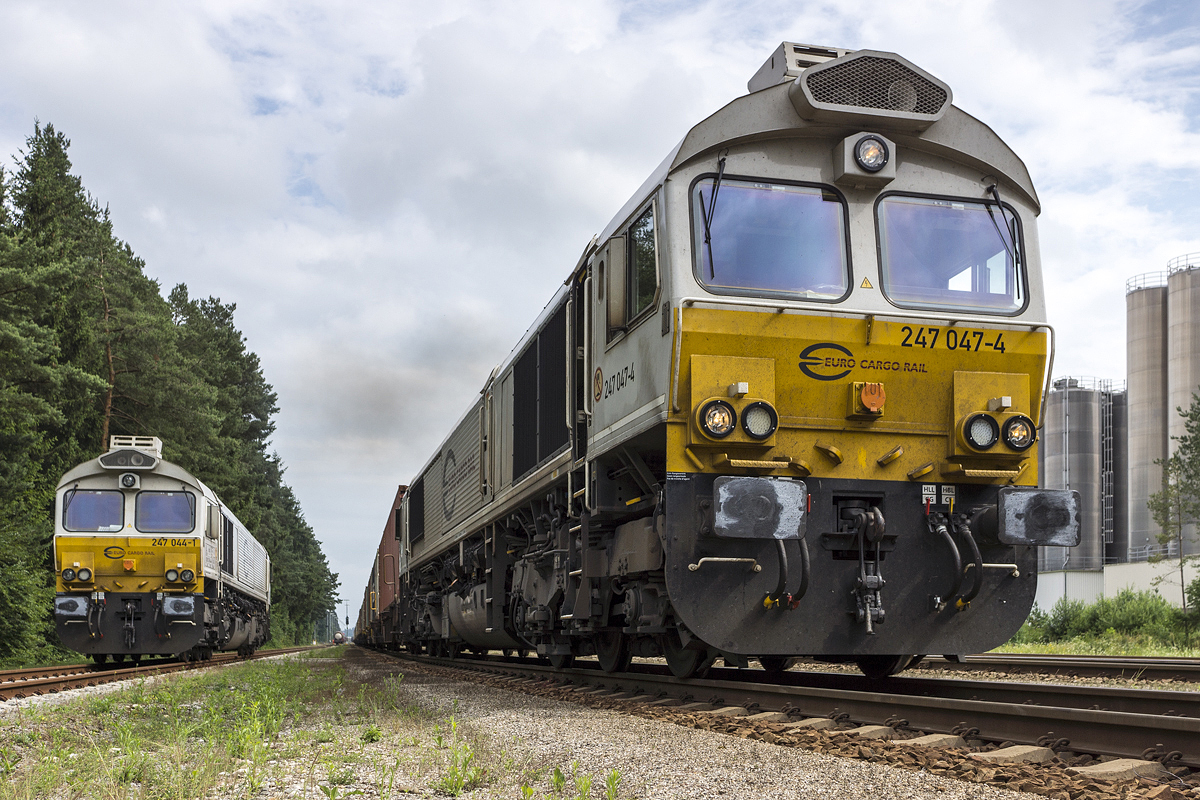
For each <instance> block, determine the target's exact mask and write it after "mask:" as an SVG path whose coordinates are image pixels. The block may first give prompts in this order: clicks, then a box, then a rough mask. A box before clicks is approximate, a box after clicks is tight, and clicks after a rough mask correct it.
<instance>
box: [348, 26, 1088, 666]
mask: <svg viewBox="0 0 1200 800" xmlns="http://www.w3.org/2000/svg"><path fill="white" fill-rule="evenodd" d="M749 89H750V92H749V94H748V95H746V96H744V97H740V98H737V99H736V100H734V101H732V102H731V103H729V104H728V105H726V106H725V107H724V108H722V109H721V110H719V111H717V112H716V113H715V114H713V115H712V116H711V117H709V118H708V119H705V120H704V121H702V122H700V123H699V124H698V125H696V126H695V127H693V128H692V129H691V130H690V131H689V132H688V133H687V135H686V136H685V137H684V139H683V140H682V141H681V142H680V143H679V145H678V146H677V147H676V148H675V149H674V150H672V151H671V152H670V153H669V154H668V155H667V157H666V159H665V160H664V161H663V162H662V164H661V165H660V166H659V167H658V169H656V170H655V171H654V173H653V174H651V175H650V177H649V178H647V180H646V181H645V183H644V184H643V185H642V187H641V188H640V189H638V191H637V192H636V193H635V194H634V196H633V197H632V198H631V199H630V200H629V202H628V203H626V204H625V206H624V207H623V208H622V209H621V210H620V211H619V212H618V213H617V215H616V216H615V217H614V218H613V220H612V221H611V222H610V223H609V224H608V226H607V227H606V228H605V229H604V231H603V233H602V234H600V235H599V236H598V237H596V238H595V239H593V241H592V242H591V243H590V244H589V245H588V246H587V247H586V248H585V249H584V252H583V255H582V256H581V258H580V259H579V261H578V263H577V264H576V266H575V268H574V269H573V270H572V271H571V272H570V274H569V275H568V276H567V279H566V281H565V283H564V285H563V286H562V287H561V288H560V289H559V291H558V292H557V293H556V294H555V295H554V297H553V298H552V299H551V301H550V303H549V304H548V305H547V306H546V307H545V309H544V311H543V312H542V314H541V315H540V316H539V317H538V318H537V320H536V321H535V322H534V324H533V326H532V327H531V328H530V329H529V331H528V332H527V333H526V335H525V336H524V337H523V338H522V339H521V341H520V343H519V344H518V345H517V347H516V348H515V349H514V350H513V351H512V353H511V355H510V356H509V357H508V358H507V359H506V360H505V361H504V362H503V363H501V364H500V365H499V366H498V367H497V368H496V369H495V370H494V371H493V373H492V375H491V376H490V377H489V378H488V379H487V381H486V383H485V384H484V386H483V389H482V391H481V393H480V396H479V398H478V399H477V400H476V401H475V403H474V404H473V405H472V406H471V407H470V408H469V409H468V410H467V412H466V414H465V415H464V416H463V417H462V418H461V419H460V421H459V422H458V424H457V425H456V426H454V428H453V431H452V433H451V434H450V435H449V437H448V438H447V439H446V440H445V442H444V443H443V444H442V446H441V447H440V448H439V449H438V450H437V452H436V453H434V454H433V455H432V457H431V458H430V459H429V461H428V462H427V463H426V465H425V466H424V467H423V468H422V469H421V471H420V472H419V474H418V475H417V477H416V479H415V480H414V481H413V482H412V484H411V487H410V488H408V490H407V491H404V490H403V487H402V491H401V492H400V493H399V494H398V495H397V500H396V502H395V503H394V504H393V512H392V514H391V515H390V517H389V520H388V524H387V527H386V528H385V531H384V537H383V541H382V542H381V545H380V548H379V550H378V552H377V555H376V559H375V564H374V568H373V569H372V573H371V579H370V583H369V585H368V586H367V587H366V588H365V591H364V598H363V606H362V610H361V612H360V616H359V622H358V626H357V627H356V637H357V639H358V640H359V641H361V642H364V643H366V644H370V645H374V646H380V647H390V648H401V647H403V648H407V649H409V650H412V651H422V650H423V651H425V652H430V653H441V654H454V653H456V652H458V651H459V650H461V649H472V650H475V651H486V650H489V649H499V650H536V652H537V653H538V654H539V655H540V656H543V657H545V658H547V659H549V660H550V661H551V662H552V663H553V664H555V665H556V666H559V667H562V666H566V665H568V664H570V663H571V661H572V659H573V658H574V657H575V656H578V655H585V654H596V655H597V656H598V657H599V661H600V664H601V665H602V666H603V668H604V669H606V670H619V669H622V668H624V667H625V666H626V665H627V664H628V662H629V659H630V658H631V656H633V655H639V656H658V655H662V656H664V657H665V658H666V660H667V662H668V664H669V665H670V667H671V669H672V671H673V672H674V673H675V674H676V675H678V676H681V677H688V676H692V675H696V674H698V673H701V672H702V671H704V670H705V669H706V668H707V667H708V665H710V664H711V663H712V662H713V660H714V659H715V658H716V657H718V656H723V657H724V658H725V660H726V661H727V662H730V663H738V664H744V663H747V662H748V660H749V659H751V658H757V659H758V660H759V661H760V662H761V664H762V665H763V666H764V667H766V668H768V669H772V670H779V669H782V668H784V667H785V666H786V665H787V664H788V661H789V659H790V658H792V657H794V656H800V655H805V656H815V657H817V658H820V659H825V660H829V661H845V662H854V663H857V664H858V666H859V667H860V668H861V669H862V670H863V671H864V672H865V673H866V674H868V675H871V676H885V675H889V674H894V673H896V672H898V671H900V670H903V669H904V668H905V667H906V666H908V665H909V664H910V663H912V662H913V661H914V660H915V659H919V658H920V657H921V654H924V653H931V652H932V653H945V654H960V653H970V652H981V651H986V650H989V649H991V648H993V647H995V646H997V645H998V644H1001V643H1003V642H1004V641H1006V640H1007V639H1008V638H1010V637H1011V636H1012V635H1013V633H1015V632H1016V630H1017V629H1018V628H1019V627H1020V625H1021V623H1022V622H1023V621H1024V619H1025V617H1026V616H1027V614H1028V612H1029V610H1030V608H1031V606H1032V603H1033V598H1034V592H1035V588H1036V583H1037V570H1036V563H1037V556H1036V549H1037V546H1038V545H1061V546H1071V545H1074V544H1076V543H1077V542H1078V538H1079V500H1078V496H1077V494H1075V493H1072V492H1065V491H1050V490H1044V489H1038V488H1037V443H1036V442H1037V431H1038V429H1039V427H1040V420H1041V417H1042V413H1043V406H1044V396H1045V392H1046V377H1047V376H1048V375H1049V371H1050V367H1051V366H1052V362H1053V346H1054V337H1053V329H1052V328H1051V327H1050V326H1049V325H1048V324H1047V322H1046V309H1045V300H1044V293H1043V288H1042V279H1041V264H1040V258H1039V255H1038V247H1037V232H1036V229H1037V223H1036V217H1037V215H1038V213H1039V211H1040V205H1039V201H1038V199H1037V195H1036V193H1035V191H1034V187H1033V184H1032V182H1031V181H1030V178H1029V174H1028V172H1027V171H1026V169H1025V166H1024V164H1022V162H1021V161H1020V159H1019V158H1018V157H1017V156H1016V155H1015V154H1014V153H1013V152H1012V151H1011V150H1010V149H1009V148H1008V147H1007V146H1006V145H1005V144H1004V143H1003V142H1002V141H1001V140H1000V139H999V137H997V136H996V134H995V133H994V132H993V131H992V130H991V129H990V128H988V127H987V126H986V125H984V124H983V123H981V122H979V121H977V120H975V119H974V118H972V117H971V116H969V115H968V114H966V113H964V112H963V111H961V110H959V109H958V108H956V107H954V106H953V105H952V104H951V92H950V88H949V87H948V86H947V85H946V84H945V83H943V82H942V81H940V80H938V79H937V78H935V77H934V76H932V75H930V74H929V73H927V72H925V71H923V70H921V69H919V68H918V67H916V66H914V65H913V64H911V63H910V62H908V61H906V60H905V59H903V58H901V57H900V56H898V55H896V54H894V53H887V52H878V51H866V50H864V51H857V52H855V51H849V50H841V49H836V48H821V47H812V46H808V45H798V44H792V43H784V44H783V45H781V46H780V47H779V49H778V50H776V51H775V53H773V54H772V56H771V57H770V58H769V59H768V60H767V62H766V63H765V64H764V65H763V67H762V68H761V69H760V70H759V71H758V73H757V74H756V75H755V76H754V78H753V79H752V80H751V81H750V84H749Z"/></svg>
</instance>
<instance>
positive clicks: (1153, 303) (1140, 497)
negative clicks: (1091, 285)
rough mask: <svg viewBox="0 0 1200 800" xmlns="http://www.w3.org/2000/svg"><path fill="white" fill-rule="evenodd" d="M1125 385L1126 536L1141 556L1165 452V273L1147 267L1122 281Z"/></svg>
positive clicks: (1151, 539) (1150, 532) (1152, 541)
mask: <svg viewBox="0 0 1200 800" xmlns="http://www.w3.org/2000/svg"><path fill="white" fill-rule="evenodd" d="M1125 320H1126V343H1125V347H1126V376H1127V380H1126V388H1125V401H1126V411H1127V419H1128V421H1129V422H1128V429H1129V439H1128V451H1127V452H1128V458H1129V481H1128V484H1127V489H1128V492H1129V495H1128V502H1129V516H1128V520H1129V523H1128V535H1129V550H1130V553H1131V556H1134V557H1135V558H1139V560H1144V557H1142V556H1139V555H1138V554H1139V553H1142V554H1144V553H1145V551H1146V548H1148V547H1155V546H1157V545H1158V541H1157V539H1156V538H1155V537H1156V536H1157V534H1158V533H1159V527H1158V525H1156V524H1155V523H1154V518H1153V517H1152V516H1151V515H1150V509H1149V508H1148V507H1147V505H1146V504H1147V503H1148V502H1149V500H1150V495H1151V494H1153V493H1154V492H1157V491H1159V490H1160V489H1161V488H1162V470H1161V469H1160V468H1159V467H1158V466H1157V465H1156V464H1155V463H1154V462H1155V461H1156V460H1158V459H1163V458H1166V456H1167V274H1166V273H1165V272H1151V273H1147V274H1145V275H1138V276H1136V277H1134V278H1130V279H1129V281H1128V282H1127V283H1126V284H1125Z"/></svg>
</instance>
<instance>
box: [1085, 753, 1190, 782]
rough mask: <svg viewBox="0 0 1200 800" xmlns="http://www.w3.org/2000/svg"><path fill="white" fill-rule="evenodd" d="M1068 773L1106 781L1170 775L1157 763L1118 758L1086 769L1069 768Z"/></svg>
mask: <svg viewBox="0 0 1200 800" xmlns="http://www.w3.org/2000/svg"><path fill="white" fill-rule="evenodd" d="M1067 772H1073V773H1075V774H1076V775H1083V776H1085V777H1088V778H1102V779H1104V780H1106V781H1124V780H1129V779H1131V778H1157V777H1165V776H1169V775H1170V773H1168V772H1167V769H1166V767H1164V766H1163V765H1162V764H1160V763H1158V762H1157V761H1143V760H1141V759H1140V758H1118V759H1116V760H1114V761H1105V762H1102V763H1100V764H1091V765H1089V766H1086V767H1067Z"/></svg>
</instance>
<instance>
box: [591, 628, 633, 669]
mask: <svg viewBox="0 0 1200 800" xmlns="http://www.w3.org/2000/svg"><path fill="white" fill-rule="evenodd" d="M594 642H595V645H596V658H597V659H599V661H600V669H602V670H604V671H605V672H624V671H625V670H627V669H629V662H630V661H631V660H632V659H633V654H632V653H630V652H629V640H628V639H627V638H625V635H624V634H623V633H621V632H620V631H602V632H600V633H597V634H596V636H595V639H594Z"/></svg>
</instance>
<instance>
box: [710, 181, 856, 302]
mask: <svg viewBox="0 0 1200 800" xmlns="http://www.w3.org/2000/svg"><path fill="white" fill-rule="evenodd" d="M717 177H718V173H716V172H704V173H701V174H699V175H697V176H696V177H695V178H693V179H692V182H691V183H690V184H689V185H688V233H689V239H690V246H691V249H692V259H691V260H692V277H693V278H694V279H695V281H696V283H697V285H698V286H699V287H700V288H701V289H703V290H704V291H705V292H708V293H709V294H714V295H724V296H727V297H748V298H764V297H766V298H778V299H785V300H792V301H795V302H807V303H825V304H834V303H841V302H844V301H845V300H846V299H847V298H848V297H849V296H850V294H851V293H852V292H853V291H854V251H853V247H852V246H851V236H850V202H849V200H847V198H846V195H845V194H844V193H843V192H842V190H841V189H839V188H838V187H836V186H834V185H832V184H828V183H819V182H814V181H797V180H790V179H785V178H768V177H761V176H758V177H756V176H752V175H736V174H731V173H725V174H723V175H720V178H721V186H722V188H724V187H725V185H726V184H727V183H728V182H730V181H741V182H744V183H759V184H767V185H771V184H775V185H780V186H797V187H801V188H805V189H817V190H819V191H822V192H829V193H830V194H833V195H835V196H836V197H837V200H838V205H839V206H840V208H841V212H842V213H841V227H842V237H841V245H842V254H843V263H842V267H843V270H844V278H845V282H846V284H845V291H843V292H842V294H840V295H839V296H837V297H807V296H804V295H802V294H799V293H797V292H789V291H779V290H773V289H755V288H745V287H731V286H713V285H710V284H709V283H708V282H707V281H706V279H705V278H704V275H703V273H704V269H703V266H704V253H703V252H701V251H702V249H703V248H704V227H703V221H702V220H701V219H700V218H699V217H698V216H697V213H698V211H699V209H697V208H696V202H695V197H696V186H697V184H699V183H701V182H702V181H706V180H711V181H715V180H716V179H717ZM717 200H718V203H719V202H720V193H719V192H718V194H717Z"/></svg>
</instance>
